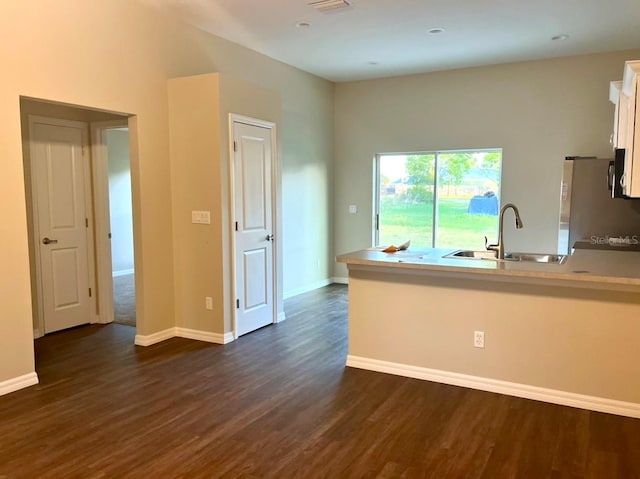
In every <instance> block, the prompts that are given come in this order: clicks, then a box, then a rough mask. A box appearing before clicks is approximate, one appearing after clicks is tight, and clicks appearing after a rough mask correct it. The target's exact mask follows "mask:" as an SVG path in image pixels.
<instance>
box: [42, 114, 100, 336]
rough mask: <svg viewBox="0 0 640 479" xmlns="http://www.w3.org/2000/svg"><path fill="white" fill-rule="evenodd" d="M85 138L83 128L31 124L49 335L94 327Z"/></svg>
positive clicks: (59, 123)
mask: <svg viewBox="0 0 640 479" xmlns="http://www.w3.org/2000/svg"><path fill="white" fill-rule="evenodd" d="M85 138H86V125H84V124H82V123H77V122H63V121H57V120H56V121H55V122H51V123H48V122H45V121H44V120H43V121H39V120H35V121H33V122H32V124H31V175H32V183H33V190H34V207H35V215H34V223H35V225H34V230H35V232H36V234H37V236H38V238H37V240H38V252H39V254H38V256H39V258H38V262H39V265H38V266H39V283H40V284H39V291H40V293H41V298H40V300H41V305H42V311H41V314H42V315H43V323H44V332H45V333H50V332H53V331H58V330H61V329H66V328H70V327H72V326H78V325H80V324H85V323H89V322H90V300H89V295H90V292H89V264H88V242H87V227H88V219H87V215H86V205H85V199H86V191H85V187H86V182H85V181H86V180H85V162H84V160H83V146H84V142H85Z"/></svg>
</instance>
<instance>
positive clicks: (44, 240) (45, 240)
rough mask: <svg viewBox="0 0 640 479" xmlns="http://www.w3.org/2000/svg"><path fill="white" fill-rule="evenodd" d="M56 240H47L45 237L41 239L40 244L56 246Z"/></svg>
mask: <svg viewBox="0 0 640 479" xmlns="http://www.w3.org/2000/svg"><path fill="white" fill-rule="evenodd" d="M57 242H58V240H54V239H49V238H47V237H46V236H45V237H44V238H42V244H56V243H57Z"/></svg>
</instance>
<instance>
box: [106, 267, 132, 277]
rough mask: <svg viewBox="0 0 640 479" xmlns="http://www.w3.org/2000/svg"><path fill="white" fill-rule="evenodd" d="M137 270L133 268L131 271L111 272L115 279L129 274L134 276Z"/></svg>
mask: <svg viewBox="0 0 640 479" xmlns="http://www.w3.org/2000/svg"><path fill="white" fill-rule="evenodd" d="M135 272H136V270H135V269H133V268H131V269H121V270H119V271H112V272H111V276H113V277H114V278H116V277H118V276H126V275H128V274H133V273H135Z"/></svg>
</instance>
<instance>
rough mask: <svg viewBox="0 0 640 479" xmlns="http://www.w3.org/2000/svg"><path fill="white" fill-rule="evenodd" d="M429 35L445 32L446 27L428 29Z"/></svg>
mask: <svg viewBox="0 0 640 479" xmlns="http://www.w3.org/2000/svg"><path fill="white" fill-rule="evenodd" d="M428 33H429V35H439V34H440V33H444V28H440V27H438V28H432V29H430V30H428Z"/></svg>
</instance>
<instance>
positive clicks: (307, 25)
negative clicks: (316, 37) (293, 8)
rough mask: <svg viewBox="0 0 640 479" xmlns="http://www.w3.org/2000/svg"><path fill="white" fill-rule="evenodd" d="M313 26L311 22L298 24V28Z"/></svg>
mask: <svg viewBox="0 0 640 479" xmlns="http://www.w3.org/2000/svg"><path fill="white" fill-rule="evenodd" d="M310 26H311V24H310V23H309V22H298V23H296V27H298V28H309V27H310Z"/></svg>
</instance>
